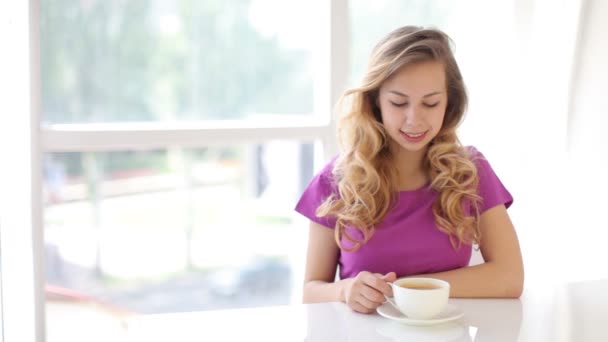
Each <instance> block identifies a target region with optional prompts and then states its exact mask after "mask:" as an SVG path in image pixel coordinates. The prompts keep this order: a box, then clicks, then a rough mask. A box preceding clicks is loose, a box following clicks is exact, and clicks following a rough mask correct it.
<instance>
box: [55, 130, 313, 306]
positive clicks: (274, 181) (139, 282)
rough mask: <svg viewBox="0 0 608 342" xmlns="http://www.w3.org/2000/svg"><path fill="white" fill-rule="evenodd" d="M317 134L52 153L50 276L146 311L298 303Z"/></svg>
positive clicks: (63, 285)
mask: <svg viewBox="0 0 608 342" xmlns="http://www.w3.org/2000/svg"><path fill="white" fill-rule="evenodd" d="M320 145H321V144H320V143H316V144H307V143H298V142H285V141H272V142H268V143H265V144H263V145H242V146H236V147H209V148H203V149H186V150H182V149H169V150H158V151H124V152H112V153H52V154H47V155H46V156H45V192H46V196H45V201H46V206H45V215H44V218H45V249H46V272H47V273H46V281H47V284H48V285H49V286H51V287H52V288H59V289H63V290H66V291H68V292H67V293H71V294H75V295H76V296H84V297H86V298H92V299H94V300H95V301H100V302H102V303H108V304H110V305H111V306H112V307H114V308H120V309H123V310H127V311H134V312H138V313H155V312H174V311H187V310H207V309H219V308H227V307H249V306H261V305H276V304H288V303H291V302H292V295H297V298H295V301H297V302H299V301H300V295H299V291H294V287H295V286H299V284H300V283H301V281H299V280H296V279H300V278H301V274H303V271H302V270H301V268H302V267H303V261H302V260H300V259H301V258H302V255H303V253H304V252H303V251H304V248H305V247H306V246H305V245H306V244H305V243H302V241H306V236H307V229H306V226H305V225H302V224H297V225H296V224H295V221H296V220H298V218H297V217H296V215H295V212H294V211H293V208H294V207H295V203H296V201H297V199H298V198H299V195H300V193H301V191H302V188H303V187H304V186H306V185H307V184H308V182H309V181H310V179H311V177H312V173H313V160H314V159H315V158H314V157H315V155H319V154H318V153H315V150H317V151H319V150H320V149H321V147H320ZM296 292H297V294H296ZM51 303H52V302H51Z"/></svg>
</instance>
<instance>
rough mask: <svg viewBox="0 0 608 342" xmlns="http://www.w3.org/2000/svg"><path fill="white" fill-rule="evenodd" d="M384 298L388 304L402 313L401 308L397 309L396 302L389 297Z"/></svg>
mask: <svg viewBox="0 0 608 342" xmlns="http://www.w3.org/2000/svg"><path fill="white" fill-rule="evenodd" d="M384 298H386V302H387V303H389V304H390V305H392V306H393V307H394V308H395V309H397V311H399V312H401V310H399V308H398V307H397V303H395V300H394V299H393V298H391V297H389V296H387V295H384Z"/></svg>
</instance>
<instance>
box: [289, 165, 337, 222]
mask: <svg viewBox="0 0 608 342" xmlns="http://www.w3.org/2000/svg"><path fill="white" fill-rule="evenodd" d="M334 161H335V158H333V159H332V160H331V161H330V162H329V163H328V164H327V165H325V167H324V168H323V170H321V172H319V173H318V174H317V175H316V176H315V177H314V178H313V179H312V181H310V184H308V186H307V187H306V189H305V190H304V192H303V193H302V197H300V200H299V201H298V204H297V205H296V211H297V212H299V213H300V214H302V215H304V216H306V217H307V218H308V219H310V220H311V221H313V222H316V223H318V224H320V225H322V226H325V227H328V228H332V229H333V228H334V227H335V226H336V219H335V218H333V217H327V216H325V217H318V216H317V214H316V211H317V208H318V207H319V206H320V205H321V204H322V203H323V202H324V201H325V199H327V198H328V197H329V196H330V195H331V194H332V193H335V192H336V186H335V184H334V182H333V177H332V173H331V171H332V168H333V165H334Z"/></svg>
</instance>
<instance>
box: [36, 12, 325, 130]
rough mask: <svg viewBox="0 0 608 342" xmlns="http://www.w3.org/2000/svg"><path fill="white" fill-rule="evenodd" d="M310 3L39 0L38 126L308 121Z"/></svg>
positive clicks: (312, 39)
mask: <svg viewBox="0 0 608 342" xmlns="http://www.w3.org/2000/svg"><path fill="white" fill-rule="evenodd" d="M320 3H321V2H320V1H311V2H305V3H304V2H301V1H295V0H292V1H282V0H231V1H223V0H208V1H198V0H181V1H169V0H157V1H153V0H148V1H143V0H138V1H99V0H97V1H72V0H41V61H42V98H43V99H42V100H43V118H44V120H45V121H46V122H50V123H84V122H127V121H163V120H206V119H244V118H247V119H252V120H256V119H258V118H264V115H265V114H282V115H285V116H287V117H291V116H298V115H307V114H310V113H311V112H312V110H313V94H312V92H313V90H312V84H313V80H312V75H313V70H312V64H311V63H312V53H313V50H314V49H313V44H314V42H315V41H317V40H318V39H316V38H317V37H318V34H319V33H318V31H316V30H315V29H314V27H313V29H311V26H310V25H309V23H310V22H312V21H313V16H314V15H315V13H317V11H318V10H319V9H320V8H317V6H319V4H320Z"/></svg>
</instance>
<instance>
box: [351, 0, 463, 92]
mask: <svg viewBox="0 0 608 342" xmlns="http://www.w3.org/2000/svg"><path fill="white" fill-rule="evenodd" d="M459 5H461V4H460V3H459V2H456V1H442V0H377V1H365V0H351V1H349V11H350V19H351V25H350V30H351V58H352V60H351V61H352V62H351V73H350V81H349V84H350V85H351V86H354V85H356V84H357V83H358V82H359V80H360V79H361V77H362V76H363V72H364V70H365V67H366V66H367V62H368V58H369V55H370V53H371V50H372V48H373V47H374V45H375V44H376V43H377V42H378V41H379V40H380V39H381V38H382V37H383V36H385V35H386V34H387V33H388V32H390V31H392V30H394V29H396V28H398V27H401V26H405V25H419V26H435V27H439V28H442V26H444V25H445V24H446V23H447V22H448V19H449V16H450V14H452V12H454V10H455V8H456V7H457V6H459ZM378 18H382V19H381V20H378Z"/></svg>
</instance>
